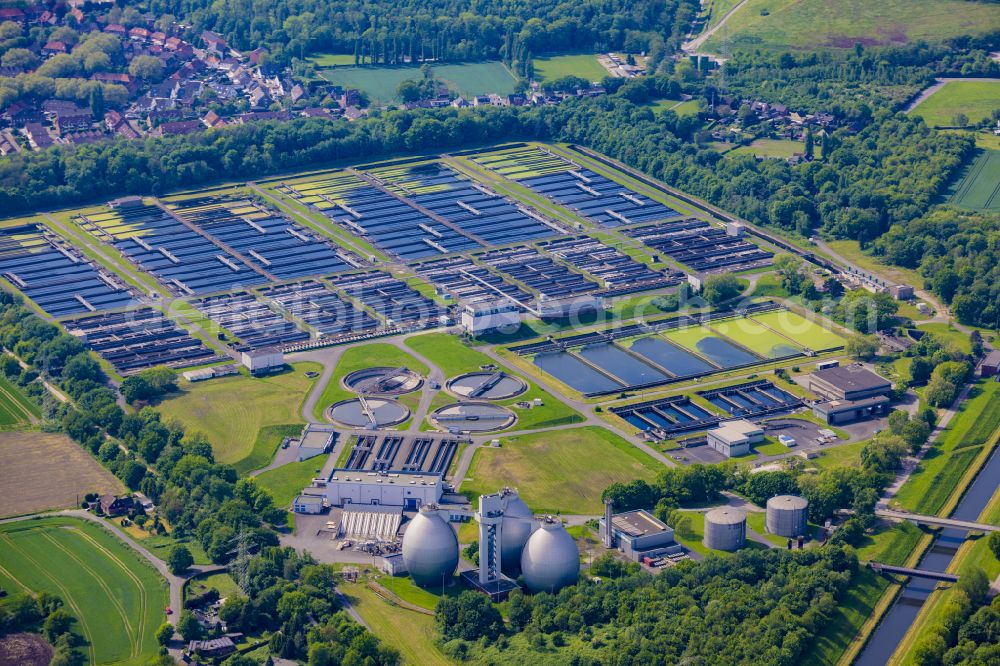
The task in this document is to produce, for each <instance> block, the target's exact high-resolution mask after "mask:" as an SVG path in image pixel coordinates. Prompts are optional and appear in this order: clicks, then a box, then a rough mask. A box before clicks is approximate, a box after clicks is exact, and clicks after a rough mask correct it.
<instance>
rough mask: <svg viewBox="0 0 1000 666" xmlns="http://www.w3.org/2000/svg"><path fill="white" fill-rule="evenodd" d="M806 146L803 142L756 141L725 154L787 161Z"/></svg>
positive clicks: (785, 140)
mask: <svg viewBox="0 0 1000 666" xmlns="http://www.w3.org/2000/svg"><path fill="white" fill-rule="evenodd" d="M805 150H806V144H805V142H804V141H789V140H787V139H756V140H755V141H753V143H751V144H750V145H749V146H740V147H739V148H737V149H735V150H733V151H730V152H728V153H726V154H727V155H732V156H736V155H753V156H754V157H771V158H775V159H782V160H787V159H788V158H789V157H791V156H792V155H794V154H795V153H804V152H805Z"/></svg>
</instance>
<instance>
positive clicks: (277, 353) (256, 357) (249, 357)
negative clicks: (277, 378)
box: [240, 347, 285, 375]
mask: <svg viewBox="0 0 1000 666" xmlns="http://www.w3.org/2000/svg"><path fill="white" fill-rule="evenodd" d="M240 360H241V362H242V363H243V367H245V368H246V369H247V370H249V371H250V372H251V373H252V374H255V375H256V374H260V373H264V372H271V371H273V370H276V369H278V368H281V367H284V365H285V355H284V354H283V353H282V352H281V349H280V348H278V347H262V348H260V349H254V350H251V351H245V352H243V354H242V356H241V359H240Z"/></svg>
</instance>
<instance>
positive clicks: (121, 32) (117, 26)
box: [104, 23, 128, 37]
mask: <svg viewBox="0 0 1000 666" xmlns="http://www.w3.org/2000/svg"><path fill="white" fill-rule="evenodd" d="M104 32H109V33H111V34H112V35H118V36H119V37H124V36H125V35H126V34H128V28H126V27H125V26H123V25H122V24H121V23H109V24H108V25H106V26H104Z"/></svg>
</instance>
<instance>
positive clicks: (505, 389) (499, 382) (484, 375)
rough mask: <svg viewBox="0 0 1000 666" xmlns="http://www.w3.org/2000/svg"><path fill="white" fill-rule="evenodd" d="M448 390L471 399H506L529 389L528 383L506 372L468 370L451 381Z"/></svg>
mask: <svg viewBox="0 0 1000 666" xmlns="http://www.w3.org/2000/svg"><path fill="white" fill-rule="evenodd" d="M448 390H450V391H451V392H452V393H454V394H455V395H457V396H459V397H460V398H469V399H470V400H506V399H507V398H513V397H514V396H516V395H521V394H522V393H524V392H525V391H527V390H528V385H527V384H526V383H525V382H524V381H523V380H522V379H520V378H519V377H513V376H511V375H508V374H507V373H505V372H468V373H466V374H464V375H459V376H458V377H455V378H454V379H452V380H451V381H449V382H448Z"/></svg>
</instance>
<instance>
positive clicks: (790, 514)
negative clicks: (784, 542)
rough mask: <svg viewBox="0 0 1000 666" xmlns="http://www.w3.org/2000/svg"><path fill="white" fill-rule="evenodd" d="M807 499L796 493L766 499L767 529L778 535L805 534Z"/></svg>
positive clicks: (807, 509) (807, 519)
mask: <svg viewBox="0 0 1000 666" xmlns="http://www.w3.org/2000/svg"><path fill="white" fill-rule="evenodd" d="M808 522H809V501H808V500H807V499H806V498H804V497H799V496H798V495H775V496H774V497H772V498H771V499H769V500H767V519H766V521H765V525H766V526H767V531H768V532H769V533H771V534H776V535H778V536H783V537H789V538H795V537H799V536H805V534H806V532H807V531H808V529H809V525H808Z"/></svg>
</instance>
